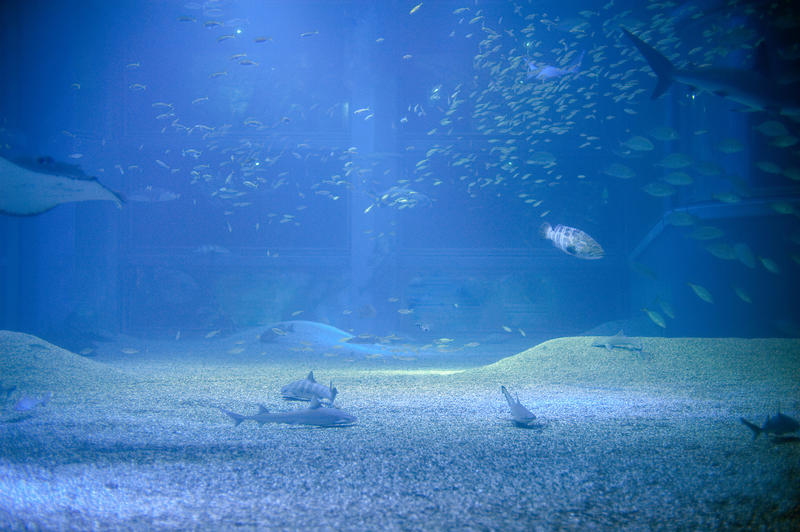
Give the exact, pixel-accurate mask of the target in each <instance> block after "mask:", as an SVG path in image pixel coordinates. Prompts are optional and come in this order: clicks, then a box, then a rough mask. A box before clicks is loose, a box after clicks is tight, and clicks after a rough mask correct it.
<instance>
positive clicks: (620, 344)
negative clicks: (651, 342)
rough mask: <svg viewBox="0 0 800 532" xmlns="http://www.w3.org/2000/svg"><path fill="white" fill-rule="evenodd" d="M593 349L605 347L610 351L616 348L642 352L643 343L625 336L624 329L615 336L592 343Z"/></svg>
mask: <svg viewBox="0 0 800 532" xmlns="http://www.w3.org/2000/svg"><path fill="white" fill-rule="evenodd" d="M612 330H613V329H612ZM592 347H605V348H606V349H607V350H609V351H611V350H612V349H614V348H615V347H616V348H617V349H627V350H628V351H641V350H642V342H640V341H637V340H636V339H634V338H629V337H627V336H625V333H624V332H623V331H622V329H620V331H619V332H618V333H617V334H615V335H614V336H606V337H600V338H598V339H596V340H595V341H594V342H592Z"/></svg>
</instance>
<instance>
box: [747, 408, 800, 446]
mask: <svg viewBox="0 0 800 532" xmlns="http://www.w3.org/2000/svg"><path fill="white" fill-rule="evenodd" d="M739 421H741V422H742V423H744V424H745V425H747V427H748V428H750V430H752V431H753V439H754V440H755V439H756V438H758V437H759V436H760V435H761V433H762V432H763V433H765V434H774V435H775V436H783V435H784V434H789V433H791V432H797V430H798V429H800V422H798V421H797V420H796V419H794V418H793V417H789V416H787V415H786V414H781V413H780V412H778V413H777V414H775V415H774V416H772V417H767V420H766V421H764V425H763V426H761V427H759V426H758V425H756V424H755V423H750V422H749V421H747V420H746V419H745V418H743V417H741V418H739Z"/></svg>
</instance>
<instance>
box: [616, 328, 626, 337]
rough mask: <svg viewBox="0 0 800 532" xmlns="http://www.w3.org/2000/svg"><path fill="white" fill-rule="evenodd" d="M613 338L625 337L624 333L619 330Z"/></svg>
mask: <svg viewBox="0 0 800 532" xmlns="http://www.w3.org/2000/svg"><path fill="white" fill-rule="evenodd" d="M614 336H619V337H624V336H625V331H623V330H622V329H620V330H619V331H618V332H617V334H615V335H614Z"/></svg>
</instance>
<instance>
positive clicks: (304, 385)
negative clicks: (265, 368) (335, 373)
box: [281, 371, 338, 405]
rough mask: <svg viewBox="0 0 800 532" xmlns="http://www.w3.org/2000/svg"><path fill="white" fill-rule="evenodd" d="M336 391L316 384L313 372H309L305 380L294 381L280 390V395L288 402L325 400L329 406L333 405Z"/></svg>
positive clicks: (331, 387)
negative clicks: (314, 399)
mask: <svg viewBox="0 0 800 532" xmlns="http://www.w3.org/2000/svg"><path fill="white" fill-rule="evenodd" d="M337 393H338V391H337V390H336V388H334V387H333V382H331V384H330V385H329V386H325V385H324V384H320V383H318V382H317V381H316V380H315V379H314V372H313V371H309V372H308V376H307V377H306V378H305V379H302V380H299V381H294V382H292V383H290V384H287V385H286V386H284V387H283V388H281V395H282V396H283V398H284V399H286V400H288V401H311V400H312V399H313V398H314V397H316V398H317V399H318V400H322V399H325V400H326V401H327V402H328V404H329V405H332V404H333V401H334V400H335V399H336V394H337Z"/></svg>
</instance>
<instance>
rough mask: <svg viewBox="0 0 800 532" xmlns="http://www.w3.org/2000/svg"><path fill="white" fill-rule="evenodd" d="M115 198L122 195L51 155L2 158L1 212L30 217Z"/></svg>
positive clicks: (0, 176) (0, 178)
mask: <svg viewBox="0 0 800 532" xmlns="http://www.w3.org/2000/svg"><path fill="white" fill-rule="evenodd" d="M95 200H101V201H102V200H105V201H113V202H114V203H116V204H117V206H118V207H119V206H121V205H122V202H123V200H122V197H120V195H119V194H117V193H116V192H114V191H113V190H111V189H109V188H107V187H106V186H104V185H103V184H102V183H100V181H98V180H97V179H96V178H94V177H90V176H87V175H86V174H84V173H83V172H82V171H81V170H80V168H78V167H77V166H75V165H71V164H64V163H58V162H56V161H54V160H53V159H51V158H50V157H39V158H38V159H18V160H17V161H15V162H12V161H9V160H8V159H5V158H3V157H0V214H11V215H14V216H31V215H35V214H41V213H43V212H46V211H49V210H50V209H52V208H53V207H55V206H57V205H61V204H62V203H70V202H73V201H95Z"/></svg>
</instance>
